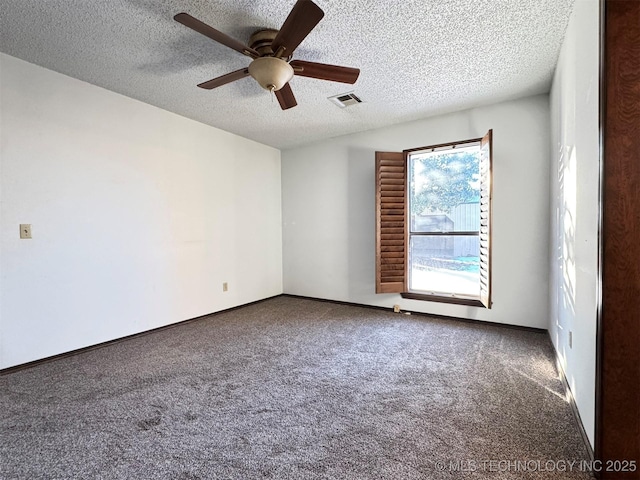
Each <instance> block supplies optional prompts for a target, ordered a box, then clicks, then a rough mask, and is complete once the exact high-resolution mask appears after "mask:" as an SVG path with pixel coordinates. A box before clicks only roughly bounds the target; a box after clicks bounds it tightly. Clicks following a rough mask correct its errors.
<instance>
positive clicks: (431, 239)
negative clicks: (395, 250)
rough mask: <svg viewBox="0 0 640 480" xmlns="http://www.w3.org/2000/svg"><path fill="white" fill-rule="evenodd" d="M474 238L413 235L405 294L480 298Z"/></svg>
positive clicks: (478, 269) (469, 236)
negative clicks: (407, 286)
mask: <svg viewBox="0 0 640 480" xmlns="http://www.w3.org/2000/svg"><path fill="white" fill-rule="evenodd" d="M479 254H480V242H479V237H478V236H477V235H437V236H424V235H415V236H412V237H411V239H410V258H409V290H410V291H412V292H418V293H421V292H424V293H440V294H458V295H465V296H473V297H477V296H479V295H480V268H479Z"/></svg>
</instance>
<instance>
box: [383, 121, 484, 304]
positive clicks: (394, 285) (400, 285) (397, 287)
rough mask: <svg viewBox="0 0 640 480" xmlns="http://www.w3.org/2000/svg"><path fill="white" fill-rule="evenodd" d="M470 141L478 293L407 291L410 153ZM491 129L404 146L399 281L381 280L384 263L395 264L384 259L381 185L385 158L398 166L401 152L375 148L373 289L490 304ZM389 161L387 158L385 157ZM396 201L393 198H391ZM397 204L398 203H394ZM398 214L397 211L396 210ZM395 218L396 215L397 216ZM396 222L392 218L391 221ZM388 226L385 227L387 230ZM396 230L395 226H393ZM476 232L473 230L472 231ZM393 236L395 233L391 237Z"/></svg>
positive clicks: (418, 297)
mask: <svg viewBox="0 0 640 480" xmlns="http://www.w3.org/2000/svg"><path fill="white" fill-rule="evenodd" d="M472 143H479V144H480V160H479V161H480V172H479V173H480V183H481V188H480V189H481V194H480V205H479V208H480V215H481V220H480V221H481V223H480V226H479V231H478V238H479V243H480V292H479V296H478V297H468V296H465V295H456V294H451V295H439V294H438V293H433V294H431V293H424V292H416V291H409V268H410V265H409V261H410V251H409V249H410V245H411V243H410V239H411V211H410V168H409V156H410V154H412V153H415V152H423V151H429V150H431V151H434V150H438V149H445V148H447V149H448V148H453V149H455V148H456V146H464V145H469V144H472ZM492 143H493V131H492V130H489V131H488V132H487V134H486V135H485V136H484V137H479V138H472V139H466V140H460V141H455V142H447V143H440V144H436V145H429V146H425V147H417V148H411V149H406V150H404V151H403V152H402V153H401V154H402V163H403V168H404V212H403V216H404V226H403V229H404V243H403V246H402V248H403V254H404V255H403V262H404V272H403V274H404V275H403V277H404V278H403V280H402V281H398V279H397V278H396V277H394V281H393V282H388V283H385V282H384V278H383V275H384V271H383V270H384V268H388V267H387V265H386V264H387V263H391V262H394V263H396V264H397V260H396V259H386V258H385V257H384V256H385V253H384V252H385V249H384V247H385V246H384V244H383V242H384V241H385V238H389V237H390V236H389V235H385V226H386V225H385V224H384V222H385V220H384V218H385V213H388V211H389V210H385V205H384V200H385V199H384V196H385V194H386V193H388V192H384V190H385V188H389V187H388V186H386V185H384V183H385V179H384V173H383V169H384V168H388V167H382V165H383V162H384V161H385V159H394V160H391V162H393V161H395V162H396V163H395V164H394V165H396V167H395V169H396V170H397V169H398V168H400V167H399V162H398V159H399V158H400V157H399V155H400V152H376V293H400V294H401V296H402V297H403V298H407V299H413V300H424V301H430V302H442V303H452V304H458V305H466V306H474V307H484V308H487V309H490V308H491V305H492V300H491V270H492V268H491V236H492V231H491V223H492V204H493V198H492V197H493V195H492V190H493V165H492V163H493V158H492V157H493V154H492ZM387 161H389V160H387ZM393 201H394V202H395V201H396V200H395V199H394V200H393ZM396 208H397V207H396ZM396 214H397V215H399V212H398V213H396ZM396 218H397V217H396ZM394 226H395V222H394ZM388 230H389V229H387V231H388ZM394 231H396V230H394ZM474 234H475V232H474ZM395 238H396V237H395V236H394V239H395ZM395 242H396V240H394V243H393V245H394V247H393V248H394V249H397V248H398V247H397V243H395ZM387 273H388V272H387Z"/></svg>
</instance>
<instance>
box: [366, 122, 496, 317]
mask: <svg viewBox="0 0 640 480" xmlns="http://www.w3.org/2000/svg"><path fill="white" fill-rule="evenodd" d="M376 215H377V221H376V293H402V294H403V296H404V297H407V298H416V299H424V300H433V301H446V302H452V303H461V304H466V305H477V306H485V307H487V308H490V305H491V300H490V292H491V269H490V265H491V256H490V253H491V248H490V247H491V244H490V239H491V235H490V228H491V131H489V132H488V133H487V135H486V136H485V137H483V138H477V139H471V140H465V141H462V142H454V143H449V144H443V145H435V146H430V147H422V148H417V149H411V150H405V151H404V152H376Z"/></svg>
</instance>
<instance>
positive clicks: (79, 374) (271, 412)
mask: <svg viewBox="0 0 640 480" xmlns="http://www.w3.org/2000/svg"><path fill="white" fill-rule="evenodd" d="M0 433H1V438H0V477H2V478H3V479H14V478H24V479H36V478H47V479H49V478H74V479H75V478H78V479H80V478H81V479H98V478H104V479H120V478H121V479H132V478H139V479H152V478H153V479H156V478H159V479H164V478H166V479H208V478H221V479H222V478H224V479H227V478H228V479H252V478H277V479H316V478H317V479H321V478H322V479H325V478H326V479H418V478H419V479H441V478H442V479H451V478H474V479H482V478H488V479H492V480H498V479H511V478H513V479H527V478H532V479H541V478H561V479H565V478H566V479H578V478H591V476H590V475H588V474H586V473H581V472H580V471H578V470H579V469H578V467H577V466H574V467H573V471H569V470H571V469H570V468H568V467H567V468H566V470H568V471H566V472H558V471H554V472H549V471H548V470H553V469H557V468H560V469H562V467H561V465H556V464H549V463H547V464H546V467H545V465H544V463H543V464H542V465H541V467H542V468H546V470H547V471H546V472H540V471H533V470H538V468H537V467H536V466H535V464H533V463H531V462H529V464H528V466H527V464H525V463H524V462H525V461H528V460H529V461H534V460H541V461H543V462H547V461H558V460H560V461H563V462H564V461H569V460H584V459H586V457H587V452H586V450H585V447H584V444H583V443H582V440H581V437H580V435H579V431H578V428H577V426H576V424H575V421H574V418H573V417H572V413H571V409H570V406H569V404H568V403H567V401H566V400H565V392H564V390H563V385H562V382H561V381H560V380H559V378H558V373H557V371H556V368H555V363H554V361H553V354H552V349H551V344H550V342H549V339H548V336H547V335H546V334H542V333H536V332H529V331H522V330H516V329H509V328H502V327H495V326H488V325H482V324H480V323H478V324H475V323H466V322H456V321H449V320H441V319H432V318H428V317H425V316H418V315H412V316H407V315H402V314H393V313H391V312H389V313H387V312H383V311H378V310H373V309H367V308H359V307H353V306H344V305H337V304H333V303H327V302H318V301H313V300H305V299H299V298H290V297H277V298H274V299H270V300H267V301H264V302H260V303H257V304H254V305H250V306H247V307H243V308H241V309H237V310H233V311H230V312H226V313H222V314H218V315H214V316H210V317H206V318H204V319H201V320H197V321H194V322H190V323H187V324H185V325H181V326H177V327H174V328H169V329H166V330H162V331H159V332H155V333H152V334H149V335H144V336H139V337H135V338H132V339H129V340H126V341H123V342H120V343H117V344H113V345H110V346H107V347H104V348H99V349H95V350H92V351H89V352H85V353H82V354H79V355H75V356H71V357H67V358H61V359H58V360H54V361H51V362H48V363H45V364H41V365H38V366H36V367H33V368H29V369H25V370H22V371H18V372H15V373H11V374H7V375H4V376H2V377H0ZM506 461H511V462H513V463H511V466H509V465H507V464H505V462H506ZM517 461H520V463H519V464H517V463H515V462H517ZM442 462H444V463H442ZM451 462H452V463H451ZM491 462H494V463H491ZM498 462H502V463H498ZM554 465H556V466H554ZM456 467H457V469H458V470H457V471H456ZM461 470H465V471H461Z"/></svg>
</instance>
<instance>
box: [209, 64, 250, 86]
mask: <svg viewBox="0 0 640 480" xmlns="http://www.w3.org/2000/svg"><path fill="white" fill-rule="evenodd" d="M247 76H249V69H248V68H242V69H240V70H236V71H235V72H231V73H227V74H226V75H222V76H221V77H217V78H214V79H212V80H209V81H207V82H202V83H201V84H199V85H198V86H199V87H200V88H204V89H206V90H211V89H213V88H216V87H219V86H221V85H225V84H227V83H231V82H235V81H236V80H240V79H241V78H244V77H247Z"/></svg>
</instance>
